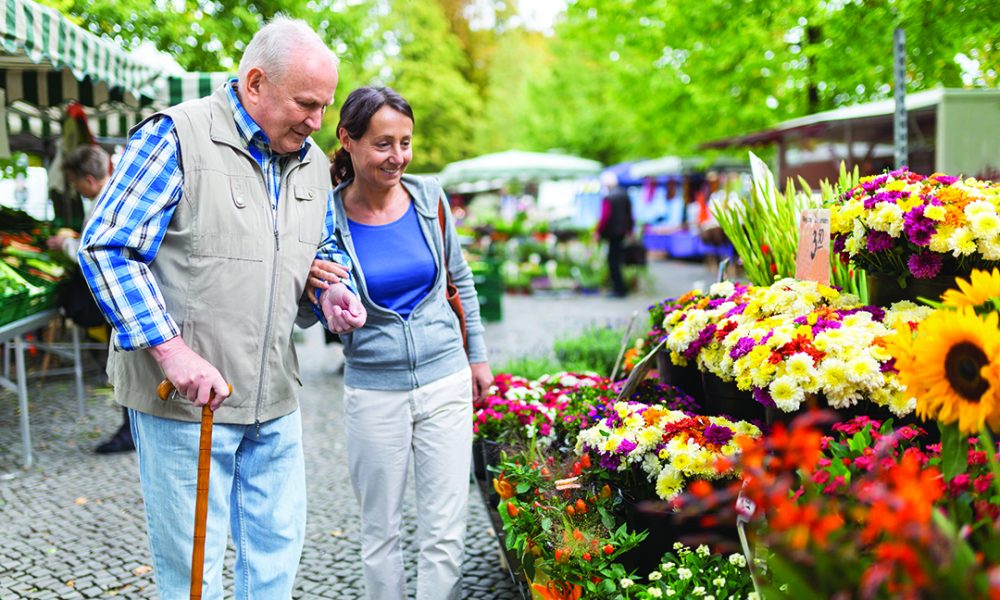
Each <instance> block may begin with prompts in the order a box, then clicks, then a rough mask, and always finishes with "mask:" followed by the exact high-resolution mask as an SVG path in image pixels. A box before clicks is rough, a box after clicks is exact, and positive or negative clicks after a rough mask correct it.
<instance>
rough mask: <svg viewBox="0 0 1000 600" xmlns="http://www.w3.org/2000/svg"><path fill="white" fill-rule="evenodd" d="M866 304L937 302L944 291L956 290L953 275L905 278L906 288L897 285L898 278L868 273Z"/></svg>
mask: <svg viewBox="0 0 1000 600" xmlns="http://www.w3.org/2000/svg"><path fill="white" fill-rule="evenodd" d="M866 280H867V283H868V304H870V305H872V306H881V307H888V306H889V305H891V304H892V303H894V302H900V301H902V300H909V301H910V302H914V303H916V304H922V303H921V302H920V300H919V299H920V298H927V299H928V300H934V301H938V300H940V299H941V294H943V293H944V292H945V290H949V289H952V288H957V286H956V285H955V276H954V275H938V276H937V277H934V278H933V279H916V278H914V277H907V278H906V280H905V283H906V287H902V286H900V285H899V278H897V277H893V276H892V275H883V274H881V273H868V275H867V276H866Z"/></svg>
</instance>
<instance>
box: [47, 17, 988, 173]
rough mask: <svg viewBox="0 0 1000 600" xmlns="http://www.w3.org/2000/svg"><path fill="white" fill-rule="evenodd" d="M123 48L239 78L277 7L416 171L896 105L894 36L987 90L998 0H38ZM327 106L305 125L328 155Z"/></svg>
mask: <svg viewBox="0 0 1000 600" xmlns="http://www.w3.org/2000/svg"><path fill="white" fill-rule="evenodd" d="M42 1H43V2H45V3H46V4H49V5H52V6H55V7H56V8H58V9H59V10H61V11H62V12H64V13H65V14H69V15H71V16H72V17H73V18H75V19H76V20H77V21H78V22H79V23H81V24H82V25H83V26H84V27H86V28H87V29H89V30H90V31H92V32H94V33H97V34H99V35H104V36H107V37H109V38H111V39H113V40H115V41H116V42H117V43H119V44H121V45H122V46H124V47H125V48H134V47H135V46H137V45H138V44H139V43H140V42H141V41H142V40H144V39H148V40H150V41H152V42H154V43H155V44H156V46H157V47H158V48H160V49H161V50H164V51H166V52H168V53H170V54H171V55H173V56H174V57H175V58H176V59H177V61H178V62H179V63H180V64H181V65H182V66H183V67H184V68H186V69H188V70H198V71H209V70H220V69H221V70H229V71H234V70H235V68H236V62H237V61H238V59H239V56H240V54H241V52H242V50H243V48H244V47H245V44H246V42H247V41H248V40H249V38H250V35H251V33H250V32H253V31H255V30H256V29H257V28H258V27H259V26H260V24H261V23H262V22H263V21H264V20H266V19H268V18H270V17H272V16H273V15H274V14H276V13H278V12H282V13H284V14H287V15H289V16H292V17H297V18H302V19H304V20H306V21H307V22H309V23H310V24H312V25H313V26H314V27H315V28H316V29H317V31H319V32H320V34H321V36H322V37H324V39H326V40H327V41H328V42H329V44H330V45H331V47H333V48H334V49H335V50H336V51H337V53H338V55H340V56H341V61H342V62H341V70H340V71H341V80H340V85H339V87H338V92H337V101H338V103H340V102H342V101H343V99H344V98H345V97H346V95H347V93H348V92H350V90H351V89H353V88H355V87H357V86H358V85H362V84H366V83H374V84H379V85H389V86H392V87H394V88H395V89H397V91H399V92H400V93H402V94H403V95H404V96H405V97H406V98H407V99H408V100H409V101H410V103H411V104H412V105H413V108H414V111H415V113H416V117H417V124H416V133H415V140H414V141H415V144H414V148H415V153H414V164H413V169H414V170H415V171H433V170H438V169H440V168H441V167H443V166H444V165H445V164H446V163H448V162H450V161H452V160H457V159H461V158H468V157H470V156H474V155H477V154H481V153H484V152H491V151H498V150H505V149H509V148H515V147H517V148H522V149H527V150H547V149H552V148H558V149H561V150H563V151H568V152H573V153H576V154H580V155H583V156H586V157H590V158H596V159H598V160H601V161H604V162H606V163H612V162H616V161H620V160H626V159H634V158H640V157H652V156H660V155H663V154H668V153H690V152H694V151H695V150H696V149H697V146H698V144H699V143H701V142H704V141H707V140H710V139H715V138H719V137H724V136H730V135H736V134H740V133H745V132H747V131H752V130H755V129H759V128H763V127H767V126H770V125H773V124H775V123H777V122H780V121H782V120H786V119H788V118H792V117H795V116H799V115H803V114H808V113H810V112H815V111H820V110H826V109H830V108H835V107H838V106H843V105H847V104H852V103H856V102H862V101H868V100H873V99H882V98H887V97H890V96H891V94H892V86H893V80H892V77H893V73H892V33H893V29H894V28H896V27H902V28H904V30H905V32H906V36H907V50H908V53H907V74H908V80H907V90H908V91H911V92H912V91H917V90H922V89H927V88H931V87H934V86H938V85H944V86H948V87H961V86H981V87H996V86H997V84H998V73H1000V49H998V47H997V44H998V42H997V40H1000V3H998V2H996V1H995V0H953V1H951V2H944V1H943V0H568V4H567V7H566V10H565V12H564V14H563V15H561V17H560V18H559V20H558V21H557V23H556V25H555V28H554V33H552V34H551V35H543V34H541V33H538V32H534V31H527V30H525V28H524V27H523V26H522V25H521V24H520V22H519V21H518V18H517V11H516V6H517V3H516V2H511V1H507V0H411V1H405V0H308V1H307V2H303V3H287V2H279V1H278V0H251V1H250V2H235V1H234V0H157V1H155V2H141V1H139V0H114V1H112V0H42ZM336 112H337V111H336V110H331V111H330V112H329V114H328V115H327V118H326V121H325V127H324V130H323V131H321V132H320V133H318V134H317V135H316V138H317V140H318V141H319V143H321V145H323V147H325V148H329V149H330V150H332V149H333V144H334V140H335V131H334V129H335V126H336V122H337V114H336Z"/></svg>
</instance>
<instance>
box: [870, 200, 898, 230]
mask: <svg viewBox="0 0 1000 600" xmlns="http://www.w3.org/2000/svg"><path fill="white" fill-rule="evenodd" d="M865 224H866V225H868V227H869V228H870V229H874V230H876V231H884V232H886V233H888V234H889V235H891V236H892V237H899V234H900V232H901V231H902V230H903V209H901V208H900V207H899V206H897V205H896V204H895V203H892V202H880V203H878V204H877V205H876V206H875V208H874V209H873V210H871V211H869V212H868V213H867V215H866V217H865Z"/></svg>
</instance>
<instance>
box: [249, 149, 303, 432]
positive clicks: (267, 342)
mask: <svg viewBox="0 0 1000 600" xmlns="http://www.w3.org/2000/svg"><path fill="white" fill-rule="evenodd" d="M302 164H303V163H301V162H299V163H297V164H295V165H292V167H291V168H289V169H288V171H287V172H286V173H283V174H282V176H281V182H280V185H281V188H280V189H282V190H285V191H286V192H287V190H288V180H289V178H290V176H291V174H292V173H293V172H294V171H295V170H296V169H298V168H299V167H301V166H302ZM261 175H262V176H264V173H263V170H262V171H261ZM265 177H266V176H265ZM265 187H266V186H265ZM284 197H285V198H284V200H283V201H282V200H280V199H279V203H281V202H284V203H287V202H288V201H289V200H288V198H289V196H288V194H287V193H286V194H284ZM271 206H272V207H273V209H272V219H271V227H272V231H273V232H274V260H273V261H272V262H271V293H270V295H269V296H268V302H267V320H266V321H265V324H264V348H263V350H261V353H260V376H259V377H258V380H257V404H256V406H254V423H256V425H257V437H258V438H260V405H261V404H262V403H263V401H264V380H265V379H266V375H267V358H268V354H269V353H270V350H271V326H272V325H273V322H274V298H275V296H276V294H277V291H276V290H277V288H278V266H279V265H280V264H281V242H280V238H281V233H280V231H279V230H278V207H277V205H276V204H272V205H271ZM282 207H283V208H285V209H287V208H288V207H287V206H285V204H282Z"/></svg>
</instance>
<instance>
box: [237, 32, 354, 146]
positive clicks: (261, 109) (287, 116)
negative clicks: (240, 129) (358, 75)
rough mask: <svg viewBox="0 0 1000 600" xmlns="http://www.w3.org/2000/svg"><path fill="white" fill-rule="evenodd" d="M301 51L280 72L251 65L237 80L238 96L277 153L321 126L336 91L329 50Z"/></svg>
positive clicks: (302, 141)
mask: <svg viewBox="0 0 1000 600" xmlns="http://www.w3.org/2000/svg"><path fill="white" fill-rule="evenodd" d="M304 53H305V56H303V57H302V58H301V60H299V61H298V62H297V63H296V64H295V65H294V66H293V67H291V68H289V69H288V71H289V72H288V73H285V74H284V75H283V76H282V75H281V74H280V73H265V72H264V71H263V70H262V69H260V68H258V67H254V68H252V69H250V71H249V72H248V73H247V81H246V83H245V84H244V82H240V85H241V89H240V100H241V101H242V102H243V104H244V106H245V108H246V109H247V112H248V113H249V114H250V116H251V117H252V118H253V120H254V121H256V123H257V124H258V125H259V126H260V128H261V129H263V130H264V133H265V134H267V138H268V140H269V141H270V144H271V151H272V152H275V153H277V154H288V153H290V152H296V151H298V150H299V149H301V148H302V144H304V143H305V141H306V138H307V137H309V136H310V135H312V134H313V133H314V132H316V131H318V130H319V128H320V127H321V126H322V124H323V113H324V112H326V108H327V107H328V106H330V105H331V104H333V95H334V92H336V91H337V67H336V66H335V65H334V64H333V60H332V58H331V57H330V56H329V54H328V53H326V52H320V51H312V52H311V53H309V51H304Z"/></svg>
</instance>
